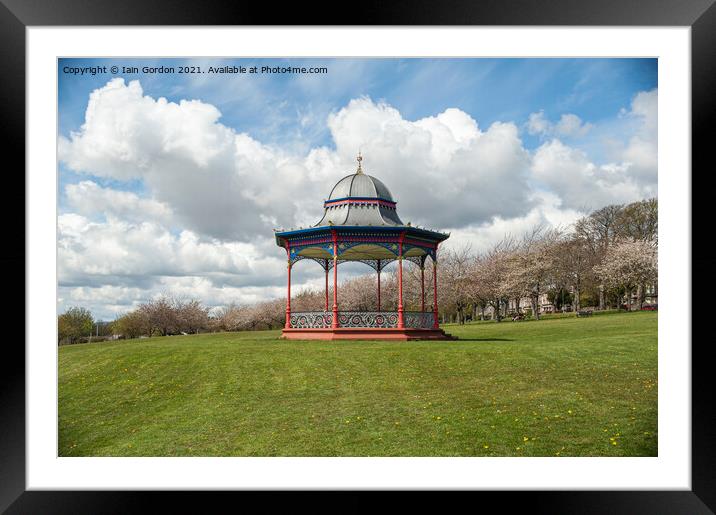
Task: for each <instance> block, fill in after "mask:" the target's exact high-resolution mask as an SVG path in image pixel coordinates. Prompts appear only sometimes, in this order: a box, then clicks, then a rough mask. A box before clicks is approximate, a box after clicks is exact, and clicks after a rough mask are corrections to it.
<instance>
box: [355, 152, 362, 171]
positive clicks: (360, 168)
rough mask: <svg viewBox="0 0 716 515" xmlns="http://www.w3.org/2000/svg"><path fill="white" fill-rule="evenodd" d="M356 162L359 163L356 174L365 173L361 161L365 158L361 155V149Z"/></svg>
mask: <svg viewBox="0 0 716 515" xmlns="http://www.w3.org/2000/svg"><path fill="white" fill-rule="evenodd" d="M356 160H357V161H358V170H357V171H356V173H363V168H362V167H361V163H360V162H361V161H363V156H362V155H361V153H360V149H359V150H358V157H357V158H356Z"/></svg>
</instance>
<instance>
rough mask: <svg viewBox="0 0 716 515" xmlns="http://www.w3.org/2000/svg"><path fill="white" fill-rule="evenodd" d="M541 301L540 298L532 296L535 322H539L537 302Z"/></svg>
mask: <svg viewBox="0 0 716 515" xmlns="http://www.w3.org/2000/svg"><path fill="white" fill-rule="evenodd" d="M538 300H539V297H535V296H534V295H533V296H532V314H533V316H534V317H535V320H539V306H537V301H538Z"/></svg>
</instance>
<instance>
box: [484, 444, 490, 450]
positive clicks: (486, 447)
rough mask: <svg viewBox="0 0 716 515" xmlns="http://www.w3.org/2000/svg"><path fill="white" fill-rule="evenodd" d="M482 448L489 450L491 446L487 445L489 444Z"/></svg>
mask: <svg viewBox="0 0 716 515" xmlns="http://www.w3.org/2000/svg"><path fill="white" fill-rule="evenodd" d="M482 447H483V448H485V449H489V448H490V446H489V445H487V444H485V445H483V446H482Z"/></svg>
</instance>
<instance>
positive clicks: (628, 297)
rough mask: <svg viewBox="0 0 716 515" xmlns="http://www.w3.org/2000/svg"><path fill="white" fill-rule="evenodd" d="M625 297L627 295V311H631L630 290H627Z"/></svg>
mask: <svg viewBox="0 0 716 515" xmlns="http://www.w3.org/2000/svg"><path fill="white" fill-rule="evenodd" d="M626 295H627V311H631V288H628V289H627V291H626Z"/></svg>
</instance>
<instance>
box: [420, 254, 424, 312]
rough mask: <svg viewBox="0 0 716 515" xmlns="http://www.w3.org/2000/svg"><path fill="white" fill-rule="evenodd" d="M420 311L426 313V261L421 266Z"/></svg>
mask: <svg viewBox="0 0 716 515" xmlns="http://www.w3.org/2000/svg"><path fill="white" fill-rule="evenodd" d="M420 311H423V312H425V261H424V260H423V262H422V263H421V264H420Z"/></svg>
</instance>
